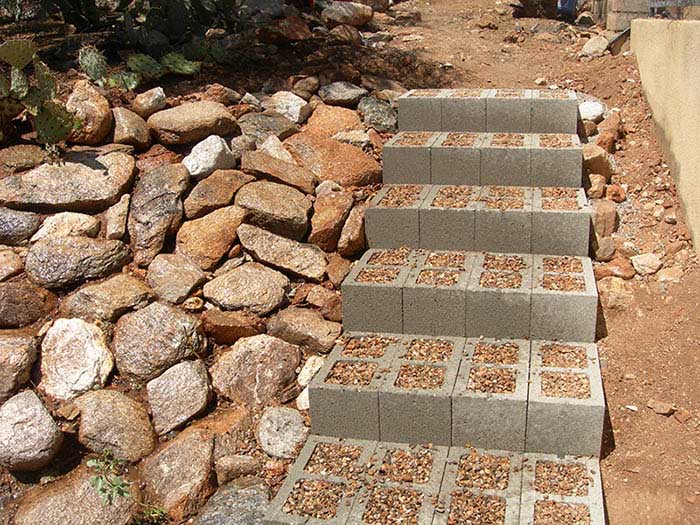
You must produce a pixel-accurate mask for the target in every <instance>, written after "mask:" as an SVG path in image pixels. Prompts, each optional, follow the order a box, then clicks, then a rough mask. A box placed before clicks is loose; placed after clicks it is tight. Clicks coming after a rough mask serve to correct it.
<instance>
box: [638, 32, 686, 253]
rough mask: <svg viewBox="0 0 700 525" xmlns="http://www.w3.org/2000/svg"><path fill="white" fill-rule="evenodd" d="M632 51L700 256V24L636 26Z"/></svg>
mask: <svg viewBox="0 0 700 525" xmlns="http://www.w3.org/2000/svg"><path fill="white" fill-rule="evenodd" d="M632 51H634V53H635V54H636V56H637V62H638V64H639V71H640V74H641V77H642V86H643V88H644V92H645V94H646V98H647V100H648V101H649V105H650V106H651V110H652V112H653V115H654V121H655V122H656V124H657V129H658V131H659V133H660V135H661V138H662V142H663V143H664V147H665V149H666V153H667V157H668V159H669V161H670V162H669V164H670V165H671V169H672V172H673V174H674V176H675V178H676V183H677V186H678V193H679V195H680V198H681V203H682V205H683V209H684V213H685V217H686V220H687V222H688V226H689V228H690V231H691V234H692V236H693V240H694V241H695V247H696V250H699V249H700V21H694V20H680V21H669V20H652V19H640V20H634V21H633V22H632ZM699 253H700V251H699Z"/></svg>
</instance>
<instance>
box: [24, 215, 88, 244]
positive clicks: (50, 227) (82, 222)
mask: <svg viewBox="0 0 700 525" xmlns="http://www.w3.org/2000/svg"><path fill="white" fill-rule="evenodd" d="M99 231H100V219H99V217H93V216H92V215H86V214H84V213H74V212H71V211H66V212H63V213H57V214H56V215H52V216H50V217H48V218H47V219H46V220H45V221H44V223H43V224H42V225H41V228H39V231H38V232H36V233H35V234H34V235H33V236H32V238H31V239H30V240H31V242H36V241H38V240H40V239H43V238H44V237H71V236H76V235H87V236H88V237H94V236H95V235H97V234H98V233H99Z"/></svg>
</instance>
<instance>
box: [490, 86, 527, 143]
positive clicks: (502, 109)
mask: <svg viewBox="0 0 700 525" xmlns="http://www.w3.org/2000/svg"><path fill="white" fill-rule="evenodd" d="M531 112H532V92H531V91H530V90H529V89H490V90H489V91H488V94H487V98H486V131H489V132H498V133H530V129H531V126H532V124H531V122H532V120H531Z"/></svg>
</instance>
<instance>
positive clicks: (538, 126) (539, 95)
mask: <svg viewBox="0 0 700 525" xmlns="http://www.w3.org/2000/svg"><path fill="white" fill-rule="evenodd" d="M531 100H532V124H531V128H530V129H531V131H532V133H576V128H577V125H578V100H576V93H575V92H574V91H571V90H568V89H567V90H537V91H533V92H532V99H531Z"/></svg>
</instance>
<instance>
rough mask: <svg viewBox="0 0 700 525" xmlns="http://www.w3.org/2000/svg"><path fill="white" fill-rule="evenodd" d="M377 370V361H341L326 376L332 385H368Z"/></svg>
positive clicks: (327, 381)
mask: <svg viewBox="0 0 700 525" xmlns="http://www.w3.org/2000/svg"><path fill="white" fill-rule="evenodd" d="M376 371H377V363H366V362H363V361H339V362H337V363H336V364H334V365H333V368H331V371H330V372H329V373H328V377H326V383H329V384H332V385H352V386H367V385H369V384H370V383H371V382H372V379H373V378H374V373H375V372H376Z"/></svg>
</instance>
